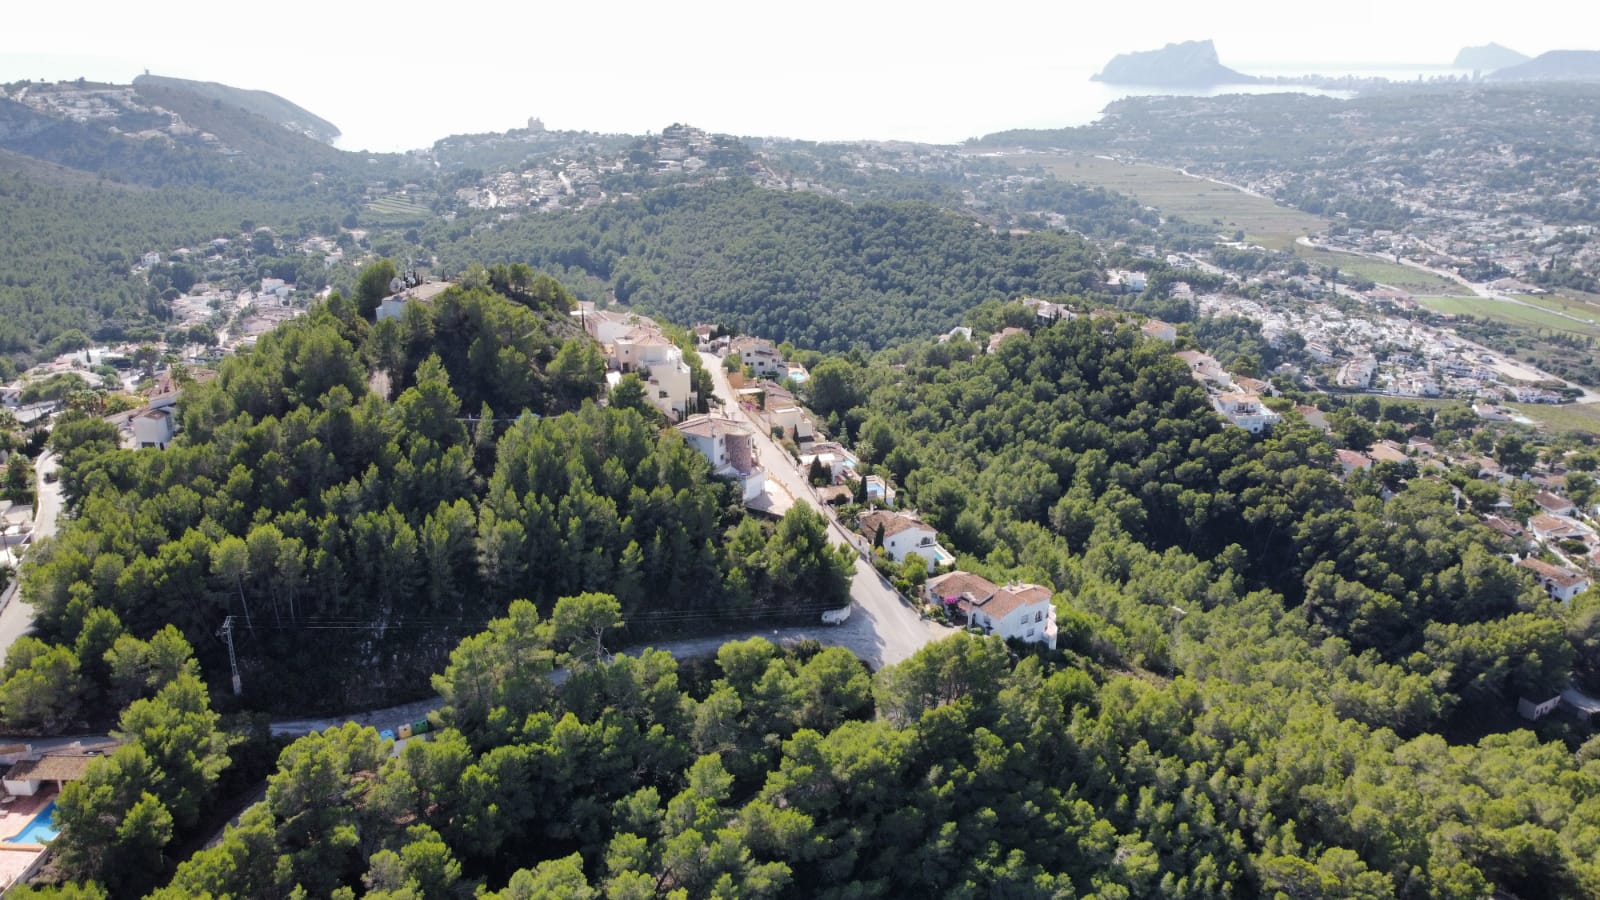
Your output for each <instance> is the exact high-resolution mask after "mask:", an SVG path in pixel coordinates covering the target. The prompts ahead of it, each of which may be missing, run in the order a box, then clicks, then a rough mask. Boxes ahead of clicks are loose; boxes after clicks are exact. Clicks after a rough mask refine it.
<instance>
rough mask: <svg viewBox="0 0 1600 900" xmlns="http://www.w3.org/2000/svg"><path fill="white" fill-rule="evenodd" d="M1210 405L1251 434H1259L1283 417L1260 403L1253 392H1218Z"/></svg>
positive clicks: (1259, 399)
mask: <svg viewBox="0 0 1600 900" xmlns="http://www.w3.org/2000/svg"><path fill="white" fill-rule="evenodd" d="M1211 405H1212V406H1213V407H1215V408H1216V410H1217V412H1219V413H1221V414H1222V417H1223V418H1225V419H1227V420H1228V421H1229V422H1232V423H1233V424H1235V425H1237V426H1239V427H1240V428H1243V429H1244V430H1246V431H1248V432H1250V433H1251V434H1260V433H1261V432H1263V431H1266V430H1267V429H1268V428H1271V427H1272V426H1274V425H1276V424H1278V423H1279V422H1280V421H1282V420H1283V417H1282V416H1280V415H1278V414H1277V413H1275V412H1273V411H1272V410H1270V409H1268V408H1266V407H1265V406H1262V405H1261V398H1260V397H1257V396H1256V395H1255V394H1218V395H1217V396H1216V397H1213V398H1212V400H1211Z"/></svg>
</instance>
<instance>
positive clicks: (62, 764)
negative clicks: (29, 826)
mask: <svg viewBox="0 0 1600 900" xmlns="http://www.w3.org/2000/svg"><path fill="white" fill-rule="evenodd" d="M99 758H100V757H99V756H86V755H84V754H81V753H62V754H46V755H44V756H40V757H37V758H35V759H24V760H21V761H19V762H17V763H15V764H14V765H12V766H11V768H9V769H7V770H6V774H5V778H4V780H3V783H4V785H5V789H6V792H7V793H9V794H11V795H12V796H16V797H32V796H33V795H34V794H37V793H39V791H40V790H42V789H43V788H44V786H45V782H47V781H53V782H55V789H56V790H58V791H59V790H60V789H61V787H62V785H64V784H66V783H67V782H69V781H82V780H83V776H84V773H85V772H87V771H89V764H90V763H92V762H94V761H95V760H97V759H99Z"/></svg>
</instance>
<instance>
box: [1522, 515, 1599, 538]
mask: <svg viewBox="0 0 1600 900" xmlns="http://www.w3.org/2000/svg"><path fill="white" fill-rule="evenodd" d="M1528 530H1529V531H1532V532H1533V536H1534V537H1536V538H1538V539H1539V540H1541V541H1564V540H1567V539H1569V538H1571V539H1577V540H1581V539H1583V538H1584V537H1587V536H1588V531H1587V530H1586V529H1585V528H1584V527H1583V526H1582V525H1579V524H1578V523H1577V522H1574V521H1573V520H1571V519H1568V518H1565V517H1562V516H1550V515H1545V514H1543V513H1540V514H1539V515H1536V516H1534V517H1533V518H1531V519H1529V520H1528Z"/></svg>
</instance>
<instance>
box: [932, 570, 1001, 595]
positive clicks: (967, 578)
mask: <svg viewBox="0 0 1600 900" xmlns="http://www.w3.org/2000/svg"><path fill="white" fill-rule="evenodd" d="M998 590H1000V588H999V586H998V585H996V584H995V583H994V582H992V581H990V580H989V579H987V578H984V577H983V576H982V575H974V574H972V573H971V572H950V573H948V574H945V575H940V576H939V577H938V578H930V579H928V592H929V593H931V594H932V595H933V596H935V597H943V598H946V599H948V598H950V597H960V596H961V595H963V594H970V595H971V596H973V597H982V598H984V599H987V598H989V597H991V596H993V595H994V592H995V591H998Z"/></svg>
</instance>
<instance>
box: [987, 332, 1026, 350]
mask: <svg viewBox="0 0 1600 900" xmlns="http://www.w3.org/2000/svg"><path fill="white" fill-rule="evenodd" d="M1026 333H1027V332H1025V331H1023V330H1022V329H1021V328H1002V329H1000V330H999V331H997V332H995V333H994V334H991V335H989V352H990V353H993V352H995V351H996V350H999V349H1000V345H1001V344H1004V343H1005V342H1006V341H1009V340H1011V339H1012V338H1014V337H1016V336H1017V335H1019V334H1026Z"/></svg>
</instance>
